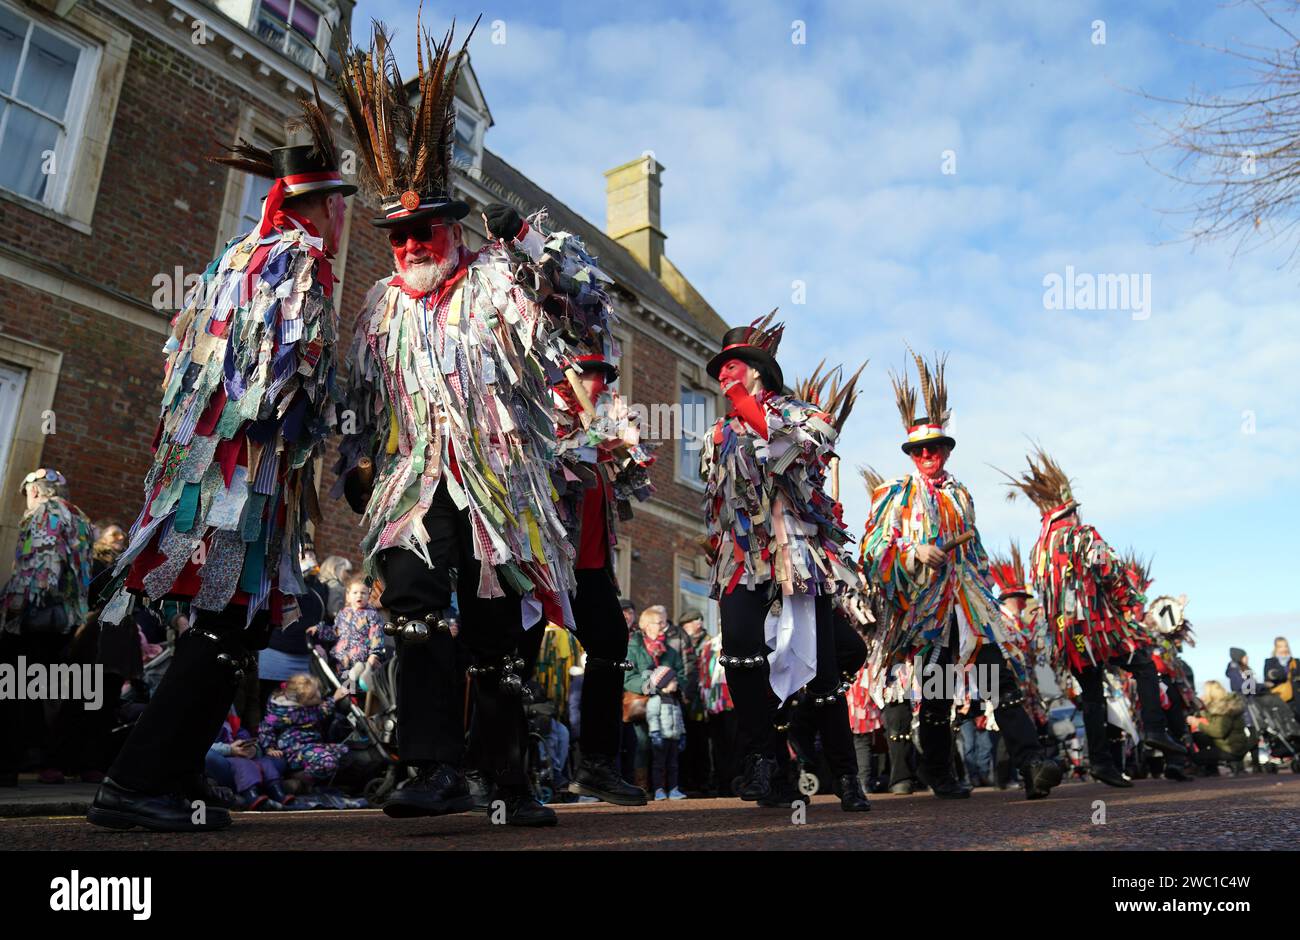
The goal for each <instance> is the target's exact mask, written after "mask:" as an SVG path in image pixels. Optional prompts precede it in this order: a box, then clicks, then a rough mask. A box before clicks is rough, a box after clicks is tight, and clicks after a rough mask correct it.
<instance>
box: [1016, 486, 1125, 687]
mask: <svg viewBox="0 0 1300 940" xmlns="http://www.w3.org/2000/svg"><path fill="white" fill-rule="evenodd" d="M1074 509H1075V506H1074V504H1073V503H1069V504H1066V506H1063V507H1061V508H1058V509H1055V510H1052V511H1051V512H1049V513H1046V514H1045V515H1044V517H1043V528H1042V531H1041V532H1040V534H1039V536H1038V541H1037V543H1035V545H1034V551H1033V554H1032V555H1031V559H1030V567H1031V569H1032V572H1033V582H1034V594H1035V595H1036V596H1037V597H1038V599H1039V602H1040V603H1041V604H1042V605H1043V613H1044V616H1045V617H1046V618H1047V637H1048V650H1049V653H1050V655H1051V659H1052V667H1053V669H1056V670H1057V671H1058V672H1059V671H1061V670H1062V669H1069V670H1071V671H1074V672H1077V671H1079V670H1081V669H1084V668H1086V667H1088V666H1104V665H1105V664H1106V662H1107V661H1108V660H1110V659H1111V658H1112V657H1115V656H1122V655H1127V654H1129V653H1131V652H1133V651H1134V650H1135V649H1138V648H1139V647H1141V646H1143V645H1145V642H1146V641H1145V638H1144V637H1143V636H1142V634H1141V632H1140V630H1139V629H1138V628H1137V627H1136V625H1135V624H1134V623H1133V622H1132V621H1131V620H1130V619H1129V616H1128V615H1126V613H1125V610H1126V609H1127V610H1130V611H1140V610H1142V609H1143V608H1144V607H1145V605H1146V601H1145V598H1143V597H1142V595H1141V593H1140V592H1139V591H1137V589H1136V588H1135V587H1134V586H1133V584H1132V583H1131V582H1130V580H1129V579H1128V578H1127V577H1126V575H1125V573H1124V568H1123V566H1122V565H1121V564H1120V562H1119V559H1118V558H1117V557H1116V555H1115V552H1114V551H1113V550H1112V549H1111V547H1110V546H1109V545H1107V544H1106V542H1105V540H1104V539H1102V537H1101V536H1100V535H1099V534H1097V530H1096V529H1094V528H1093V527H1092V526H1089V525H1084V524H1083V523H1081V522H1080V521H1079V516H1078V513H1077V512H1074V511H1073V510H1074Z"/></svg>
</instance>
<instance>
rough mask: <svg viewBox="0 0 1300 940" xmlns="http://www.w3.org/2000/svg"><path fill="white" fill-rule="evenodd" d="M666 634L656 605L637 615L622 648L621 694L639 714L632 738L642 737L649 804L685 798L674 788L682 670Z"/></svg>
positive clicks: (682, 731)
mask: <svg viewBox="0 0 1300 940" xmlns="http://www.w3.org/2000/svg"><path fill="white" fill-rule="evenodd" d="M667 629H668V611H667V609H666V608H664V607H663V606H662V605H659V604H656V605H654V606H653V607H647V608H646V609H645V610H643V611H642V612H641V621H640V629H639V630H638V631H637V632H636V633H634V634H633V635H632V640H631V642H629V643H628V647H627V658H628V661H629V662H631V663H632V671H631V672H629V673H628V674H627V678H626V679H625V680H624V683H623V689H624V691H625V693H631V696H632V702H633V703H635V705H634V706H633V707H634V708H635V709H636V710H637V711H640V710H642V709H644V716H643V721H644V725H640V724H638V729H637V735H638V739H640V737H641V735H642V734H644V735H645V737H646V738H648V739H649V744H650V789H653V790H654V791H655V799H657V800H663V799H673V800H680V799H685V797H686V795H685V794H684V793H682V791H681V790H679V789H678V788H677V752H678V749H679V747H680V746H681V742H682V741H683V740H684V738H683V735H684V734H685V722H684V721H683V719H682V717H681V705H680V704H679V702H678V700H677V693H678V687H679V682H678V679H679V677H680V676H681V675H682V668H683V667H682V657H681V654H680V653H678V652H677V650H675V649H673V648H672V647H671V646H669V645H668V635H667ZM626 698H627V696H626V695H625V700H626ZM624 711H625V713H626V712H627V711H628V708H627V707H625V708H624ZM652 711H653V714H651V712H652ZM633 714H635V713H633ZM642 727H644V731H642V730H641V728H642ZM638 743H640V740H638Z"/></svg>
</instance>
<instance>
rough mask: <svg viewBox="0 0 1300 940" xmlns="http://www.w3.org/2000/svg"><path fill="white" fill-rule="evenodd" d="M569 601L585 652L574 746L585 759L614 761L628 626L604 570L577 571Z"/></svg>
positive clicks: (621, 700)
mask: <svg viewBox="0 0 1300 940" xmlns="http://www.w3.org/2000/svg"><path fill="white" fill-rule="evenodd" d="M576 576H577V582H578V590H577V593H576V594H575V596H574V599H573V623H574V626H575V627H576V628H577V629H576V630H575V631H574V632H575V633H576V634H577V637H578V642H579V643H581V644H582V648H583V649H584V650H586V652H587V665H586V669H585V670H584V672H583V675H582V692H581V693H579V700H578V707H579V709H580V710H581V712H582V726H581V728H580V729H579V732H578V746H579V747H580V748H582V754H583V756H584V757H588V756H598V757H607V758H609V759H611V760H612V759H613V758H614V757H615V756H616V755H617V754H618V745H619V736H620V735H621V733H622V724H623V670H622V668H621V667H620V666H618V665H617V664H618V663H621V662H622V661H623V660H625V659H627V638H628V632H627V621H626V620H624V619H623V608H622V606H621V605H620V602H619V598H618V591H616V590H615V589H614V579H613V578H611V577H610V574H609V572H608V571H606V570H605V569H604V568H580V569H578V571H577V572H576Z"/></svg>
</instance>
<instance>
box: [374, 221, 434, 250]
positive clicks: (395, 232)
mask: <svg viewBox="0 0 1300 940" xmlns="http://www.w3.org/2000/svg"><path fill="white" fill-rule="evenodd" d="M445 227H446V223H444V222H438V223H433V222H424V223H417V224H415V225H410V226H404V227H402V228H394V229H389V231H388V241H389V242H390V243H391V244H392V245H393V247H395V248H396V247H400V246H402V245H405V244H406V241H407V239H408V238H414V239H415V240H416V241H417V242H427V241H429V240H430V239H432V238H433V230H434V229H435V228H445Z"/></svg>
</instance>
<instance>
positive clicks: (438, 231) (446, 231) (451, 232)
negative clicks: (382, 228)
mask: <svg viewBox="0 0 1300 940" xmlns="http://www.w3.org/2000/svg"><path fill="white" fill-rule="evenodd" d="M456 228H457V226H455V225H449V224H446V223H439V224H435V225H432V226H430V225H428V224H424V225H418V224H417V225H412V226H402V227H399V228H395V229H393V230H392V231H390V232H389V233H388V241H389V242H390V243H391V244H392V246H393V257H394V258H395V259H396V261H397V270H399V271H405V270H406V269H407V267H408V266H409V265H413V264H425V263H429V262H432V263H434V264H437V265H444V264H446V263H447V260H448V259H449V258H452V257H454V255H455V253H456V252H457V251H458V250H459V248H460V246H459V244H458V239H456V237H455V229H456Z"/></svg>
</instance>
